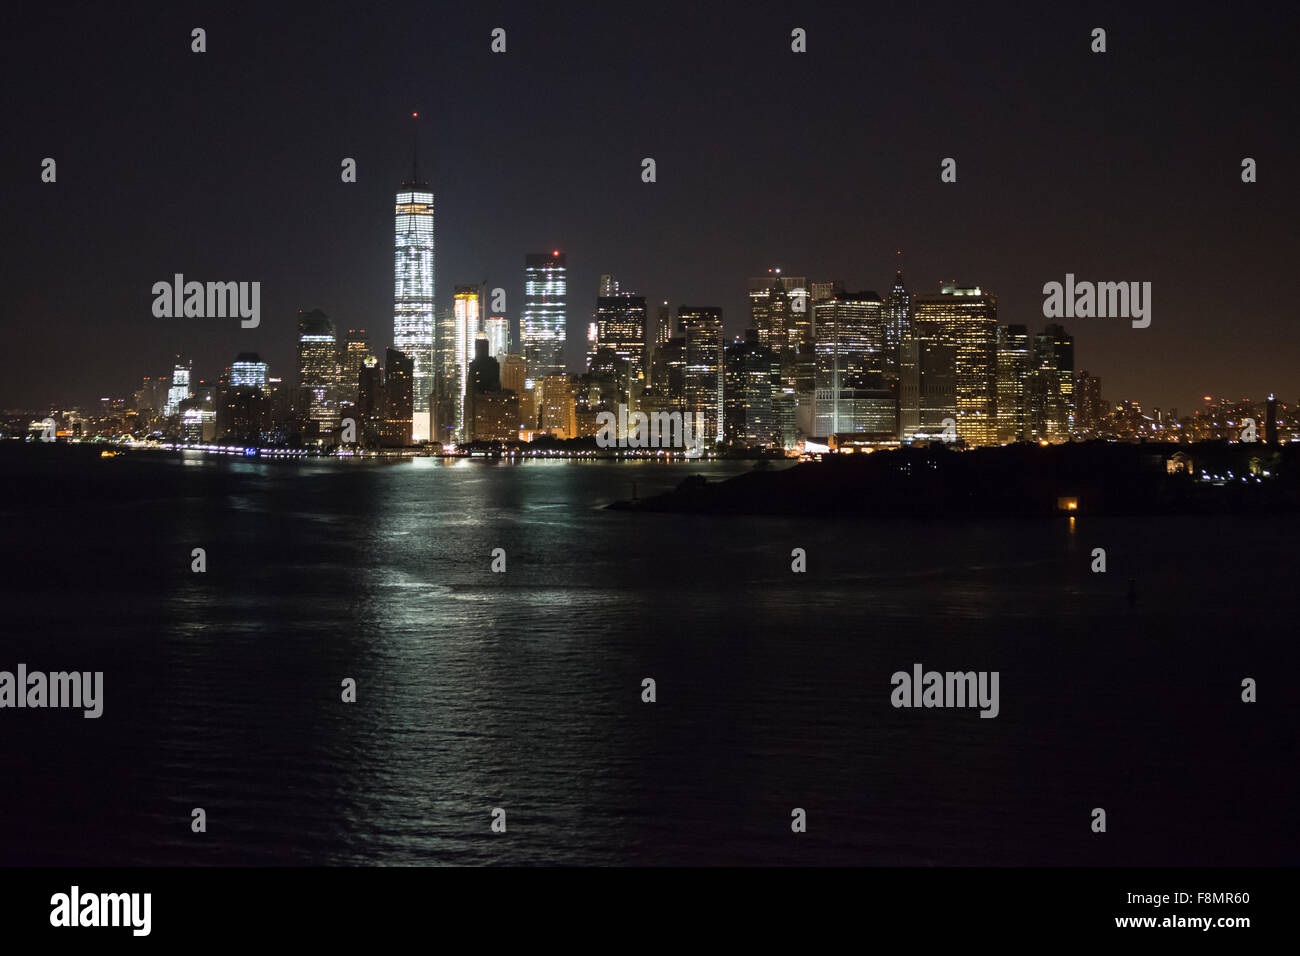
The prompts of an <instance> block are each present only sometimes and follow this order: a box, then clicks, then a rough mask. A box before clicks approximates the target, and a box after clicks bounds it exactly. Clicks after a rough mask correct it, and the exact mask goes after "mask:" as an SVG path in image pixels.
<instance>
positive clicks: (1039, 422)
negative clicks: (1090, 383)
mask: <svg viewBox="0 0 1300 956" xmlns="http://www.w3.org/2000/svg"><path fill="white" fill-rule="evenodd" d="M1029 428H1030V434H1031V435H1032V437H1034V438H1036V439H1038V440H1039V441H1053V442H1060V441H1069V440H1070V434H1071V432H1072V431H1073V430H1074V336H1072V335H1070V334H1069V333H1067V332H1066V331H1065V329H1063V328H1062V327H1061V326H1059V325H1049V326H1048V327H1047V328H1046V329H1044V330H1043V331H1042V332H1039V333H1038V334H1037V335H1036V336H1034V351H1033V370H1032V372H1031V373H1030V378H1029Z"/></svg>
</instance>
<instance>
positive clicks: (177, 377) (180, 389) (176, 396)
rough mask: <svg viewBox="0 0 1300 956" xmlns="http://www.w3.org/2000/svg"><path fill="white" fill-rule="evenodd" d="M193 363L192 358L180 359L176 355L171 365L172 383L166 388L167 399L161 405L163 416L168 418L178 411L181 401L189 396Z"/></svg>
mask: <svg viewBox="0 0 1300 956" xmlns="http://www.w3.org/2000/svg"><path fill="white" fill-rule="evenodd" d="M192 365H193V362H192V360H190V359H182V358H181V357H180V356H179V355H178V356H176V364H175V365H174V366H173V367H172V384H171V387H170V388H169V389H167V401H166V403H165V404H164V405H163V410H162V413H163V415H164V416H165V417H167V418H170V417H171V416H173V415H175V414H177V413H178V412H179V411H180V407H181V402H183V401H185V400H186V399H188V398H189V397H190V394H191V393H190V368H191V366H192Z"/></svg>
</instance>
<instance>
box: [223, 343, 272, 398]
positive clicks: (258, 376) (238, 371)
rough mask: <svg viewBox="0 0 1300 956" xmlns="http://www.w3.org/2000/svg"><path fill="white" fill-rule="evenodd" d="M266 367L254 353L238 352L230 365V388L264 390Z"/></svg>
mask: <svg viewBox="0 0 1300 956" xmlns="http://www.w3.org/2000/svg"><path fill="white" fill-rule="evenodd" d="M266 371H267V365H266V363H265V362H263V361H262V359H261V356H259V355H258V354H257V353H256V352H240V353H239V354H238V355H236V356H235V361H234V362H232V363H231V364H230V387H231V388H243V387H245V386H252V387H253V388H260V389H263V390H264V389H265V388H266Z"/></svg>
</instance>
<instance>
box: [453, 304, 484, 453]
mask: <svg viewBox="0 0 1300 956" xmlns="http://www.w3.org/2000/svg"><path fill="white" fill-rule="evenodd" d="M453 303H454V304H453V308H452V313H453V315H454V317H455V339H454V347H453V352H452V356H451V363H452V366H453V367H454V368H455V376H454V379H453V381H454V389H455V391H454V393H453V401H454V403H455V421H456V428H455V436H456V440H457V441H467V440H468V438H469V431H470V429H469V426H470V423H471V421H472V416H467V414H466V410H465V396H466V393H467V391H468V389H469V366H470V363H471V362H473V361H474V357H475V347H474V343H475V342H476V341H477V339H478V336H479V332H480V331H481V329H480V322H479V320H480V306H481V304H482V303H481V301H480V298H479V290H478V289H477V288H476V287H474V286H465V285H461V286H457V287H456V291H455V293H454V298H453ZM485 341H486V339H485Z"/></svg>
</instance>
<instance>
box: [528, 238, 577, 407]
mask: <svg viewBox="0 0 1300 956" xmlns="http://www.w3.org/2000/svg"><path fill="white" fill-rule="evenodd" d="M567 272H568V268H567V266H566V264H565V256H564V253H562V252H560V251H559V250H556V251H555V252H552V253H551V254H550V255H547V254H545V253H541V254H538V255H529V256H526V257H525V258H524V311H523V315H522V317H521V318H520V322H519V325H520V329H519V333H520V338H521V339H522V340H523V346H524V361H525V363H527V368H528V384H529V385H530V386H531V385H532V383H534V382H540V381H541V380H542V379H544V378H546V376H548V375H563V374H565V371H566V369H565V364H564V340H565V334H566V331H565V330H566V313H565V308H564V297H565V291H566V286H567V281H568V280H567V279H566V273H567Z"/></svg>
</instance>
